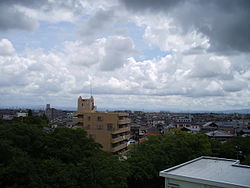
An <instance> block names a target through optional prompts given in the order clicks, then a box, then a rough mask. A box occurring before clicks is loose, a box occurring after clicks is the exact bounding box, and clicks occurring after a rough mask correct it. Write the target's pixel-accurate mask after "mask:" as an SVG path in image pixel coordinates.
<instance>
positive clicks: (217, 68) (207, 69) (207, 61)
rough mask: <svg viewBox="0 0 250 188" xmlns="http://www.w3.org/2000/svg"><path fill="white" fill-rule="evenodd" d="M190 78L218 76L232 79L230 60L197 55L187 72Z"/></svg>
mask: <svg viewBox="0 0 250 188" xmlns="http://www.w3.org/2000/svg"><path fill="white" fill-rule="evenodd" d="M189 77H191V78H201V79H209V78H219V79H222V80H231V79H233V73H232V70H231V64H230V62H225V60H223V59H218V58H217V59H216V58H212V59H211V57H208V56H199V57H197V58H196V59H195V63H194V66H193V67H192V70H191V72H190V74H189Z"/></svg>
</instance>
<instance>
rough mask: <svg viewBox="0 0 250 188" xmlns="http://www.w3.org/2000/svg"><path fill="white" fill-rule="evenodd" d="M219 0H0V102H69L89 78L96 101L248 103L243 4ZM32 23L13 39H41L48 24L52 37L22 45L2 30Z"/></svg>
mask: <svg viewBox="0 0 250 188" xmlns="http://www.w3.org/2000/svg"><path fill="white" fill-rule="evenodd" d="M110 2H111V3H110ZM121 2H122V3H121ZM225 2H226V1H224V0H222V1H215V0H210V1H206V2H203V1H200V0H191V1H185V0H178V1H172V0H168V1H160V0H157V1H154V2H153V1H149V0H143V1H142V0H135V1H131V0H128V1H123V0H120V1H116V0H114V1H99V0H96V1H82V0H77V1H71V0H69V1H30V0H24V1H16V0H10V1H0V9H3V11H2V12H1V13H0V15H2V14H3V13H4V11H5V13H6V15H4V16H0V30H1V33H0V34H1V35H3V36H2V37H1V38H3V39H1V40H0V66H1V69H0V75H1V77H0V87H1V90H0V93H1V96H2V99H1V101H0V102H1V104H0V105H3V104H7V103H11V102H13V104H14V105H15V104H17V103H18V102H20V103H21V102H23V103H26V102H29V103H30V104H33V103H38V101H40V102H39V104H45V103H47V102H48V103H53V104H57V105H59V106H60V105H65V106H75V102H76V99H77V97H78V96H79V95H83V96H89V94H90V85H92V88H93V94H94V96H95V98H96V101H97V104H98V106H101V107H115V108H117V107H122V108H128V109H132V108H140V109H143V108H144V109H151V110H154V109H155V110H156V109H163V110H164V109H180V108H182V109H183V110H185V109H187V110H188V109H200V110H202V109H219V108H224V109H225V108H235V107H237V108H244V107H249V95H250V91H249V80H250V71H249V70H250V64H249V59H250V53H249V41H248V39H249V37H248V35H247V34H246V33H247V32H248V30H249V27H248V26H249V24H248V23H250V22H248V19H249V16H248V14H249V12H247V11H246V10H247V7H248V4H247V3H246V1H242V0H239V1H228V3H225ZM243 4H244V6H243ZM124 5H125V6H126V7H127V10H125V9H123V6H124ZM225 5H227V6H225ZM243 15H245V17H244V18H243ZM17 17H18V18H17ZM15 18H16V19H17V20H18V19H19V20H18V23H15ZM40 21H43V24H41V25H40V26H41V27H37V26H38V24H39V22H40ZM62 21H66V22H71V23H73V24H65V25H66V27H71V26H72V25H74V28H73V29H71V30H70V31H73V30H74V31H75V32H76V33H73V34H69V33H66V32H68V30H67V31H64V30H63V27H64V23H62V24H58V22H62ZM243 22H245V25H244V24H243ZM222 23H223V24H222ZM53 24H54V25H53ZM48 25H49V26H48ZM135 25H136V26H135ZM36 27H37V30H35V31H33V32H34V33H33V34H31V33H27V36H22V37H20V38H22V39H23V38H25V39H26V38H29V36H31V37H33V38H32V40H37V41H38V43H42V42H43V44H46V43H47V42H48V43H49V42H50V40H54V39H52V38H46V37H44V35H43V37H41V35H42V33H43V32H44V31H47V29H49V28H50V27H54V30H53V32H58V33H59V32H60V33H61V35H60V37H62V38H63V40H61V41H63V42H62V44H61V43H57V44H56V46H55V47H54V48H52V49H51V48H46V47H44V49H36V48H33V49H32V50H31V49H25V48H24V47H20V39H19V38H18V37H19V35H18V34H19V33H18V31H14V32H13V31H8V30H10V29H23V30H34V28H36ZM57 27H60V31H59V30H57V29H56V28H57ZM124 28H125V29H124ZM236 28H238V30H239V32H236ZM67 29H68V28H67ZM77 31H78V33H77ZM49 32H52V31H51V30H50V31H49ZM16 33H17V34H16ZM22 33H23V32H22ZM77 34H78V35H77ZM79 34H80V36H79ZM67 35H70V36H71V37H69V38H67ZM222 35H223V36H222ZM17 36H18V37H17ZM64 37H65V38H64ZM243 38H244V41H243ZM229 39H230V41H229ZM27 42H30V41H27ZM55 42H56V40H55ZM13 46H15V48H16V49H15V48H14V47H13ZM30 46H32V45H30ZM44 46H46V45H44ZM138 51H141V53H150V57H148V58H144V59H142V58H141V57H138V56H139V55H138V54H139V53H138ZM159 54H160V55H159ZM146 55H148V54H146ZM13 98H18V100H17V99H16V100H14V99H13ZM12 99H13V100H12ZM239 99H241V100H239ZM116 100H117V101H118V102H116ZM62 101H63V103H64V104H62ZM111 101H112V102H111ZM145 101H146V102H145ZM20 103H19V104H20Z"/></svg>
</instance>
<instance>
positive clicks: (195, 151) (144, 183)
mask: <svg viewBox="0 0 250 188" xmlns="http://www.w3.org/2000/svg"><path fill="white" fill-rule="evenodd" d="M210 154H211V145H210V142H209V139H208V138H207V136H205V135H203V134H195V135H192V134H189V133H186V132H182V131H175V132H172V133H170V134H166V135H163V136H154V137H149V139H148V140H147V141H145V142H143V143H141V144H139V145H137V146H135V147H134V150H133V151H132V152H130V154H129V158H128V160H127V163H128V164H129V167H130V169H131V174H130V178H129V182H128V183H129V186H130V187H161V185H164V183H163V182H164V179H163V178H159V171H161V170H163V169H166V168H169V167H172V166H174V165H177V164H180V163H183V162H186V161H188V160H191V159H193V158H196V157H199V156H201V155H210Z"/></svg>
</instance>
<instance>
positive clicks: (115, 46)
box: [100, 36, 135, 71]
mask: <svg viewBox="0 0 250 188" xmlns="http://www.w3.org/2000/svg"><path fill="white" fill-rule="evenodd" d="M104 50H105V55H104V57H103V60H102V62H101V64H100V69H101V70H104V71H112V70H115V69H117V68H120V67H122V66H123V65H124V63H125V62H126V58H127V57H128V56H129V55H131V54H132V53H134V52H135V49H134V44H133V41H132V40H131V39H130V38H124V37H117V36H115V37H110V38H108V39H107V41H106V43H105V47H104Z"/></svg>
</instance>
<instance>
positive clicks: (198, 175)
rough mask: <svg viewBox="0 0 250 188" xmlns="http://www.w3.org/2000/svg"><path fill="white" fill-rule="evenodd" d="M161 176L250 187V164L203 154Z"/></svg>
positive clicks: (212, 183)
mask: <svg viewBox="0 0 250 188" xmlns="http://www.w3.org/2000/svg"><path fill="white" fill-rule="evenodd" d="M160 176H162V177H166V178H173V179H179V180H183V181H190V180H191V179H192V182H197V183H204V184H207V185H217V186H218V185H221V186H223V185H227V187H238V186H241V187H250V166H247V165H240V164H239V161H238V160H233V159H225V158H216V157H207V156H202V157H199V158H196V159H194V160H191V161H188V162H186V163H183V164H180V165H177V166H174V167H172V168H169V169H166V170H163V171H161V172H160Z"/></svg>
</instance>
